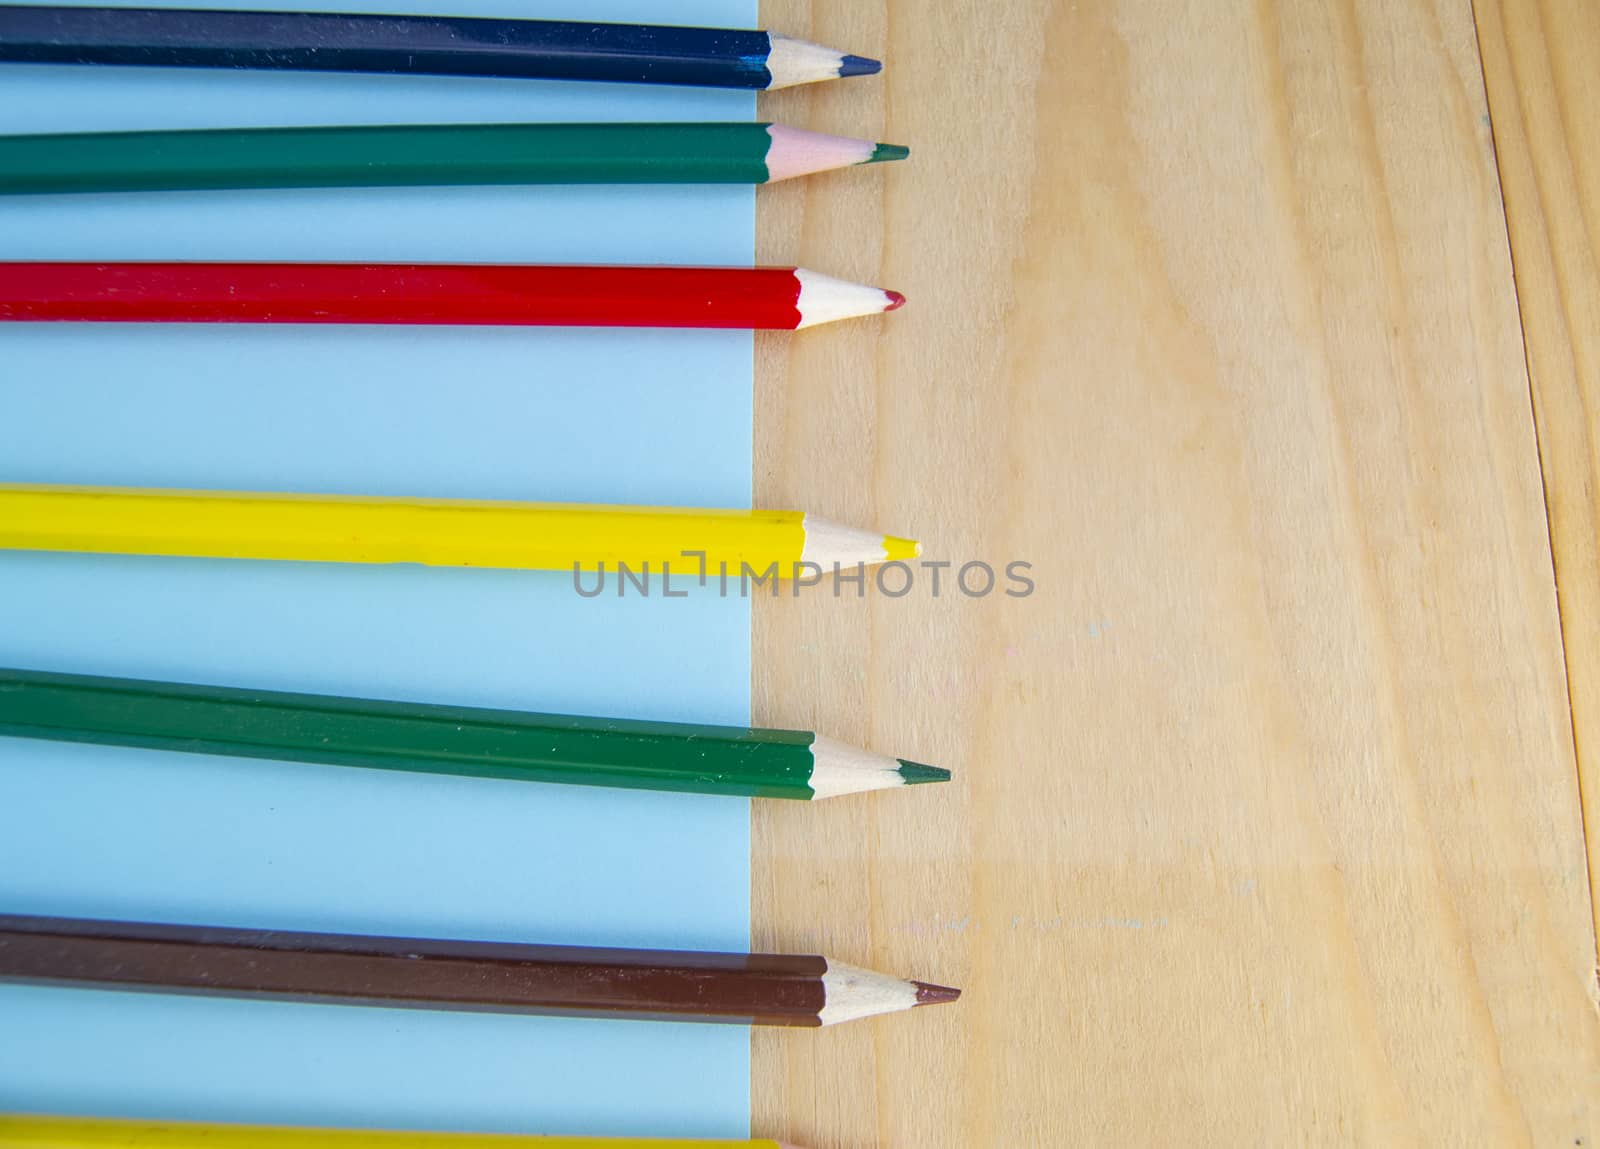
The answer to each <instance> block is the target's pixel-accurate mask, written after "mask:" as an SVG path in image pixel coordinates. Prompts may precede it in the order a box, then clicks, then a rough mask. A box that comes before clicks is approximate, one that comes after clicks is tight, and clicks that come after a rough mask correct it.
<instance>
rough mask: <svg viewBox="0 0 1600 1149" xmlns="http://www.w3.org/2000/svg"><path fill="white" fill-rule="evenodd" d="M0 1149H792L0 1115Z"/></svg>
mask: <svg viewBox="0 0 1600 1149" xmlns="http://www.w3.org/2000/svg"><path fill="white" fill-rule="evenodd" d="M0 1147H3V1149H369V1147H370V1149H794V1147H793V1146H788V1147H786V1146H783V1145H780V1143H779V1142H777V1141H704V1140H701V1141H696V1140H664V1141H663V1140H651V1139H649V1138H642V1137H620V1138H619V1137H556V1136H545V1135H527V1134H516V1133H408V1132H401V1131H397V1130H367V1129H313V1128H301V1127H295V1126H276V1125H222V1124H211V1123H209V1122H192V1121H131V1120H124V1119H121V1118H107V1117H56V1116H40V1115H33V1114H7V1113H0Z"/></svg>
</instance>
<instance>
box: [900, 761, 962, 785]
mask: <svg viewBox="0 0 1600 1149" xmlns="http://www.w3.org/2000/svg"><path fill="white" fill-rule="evenodd" d="M896 761H898V762H899V763H900V777H902V778H904V779H905V780H906V785H907V786H921V785H922V784H923V783H924V782H948V781H950V771H948V770H946V769H945V768H944V767H942V766H924V765H923V764H922V763H921V762H907V761H906V760H905V759H904V758H899V759H896Z"/></svg>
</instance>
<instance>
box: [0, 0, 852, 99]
mask: <svg viewBox="0 0 1600 1149" xmlns="http://www.w3.org/2000/svg"><path fill="white" fill-rule="evenodd" d="M0 61H11V62H15V63H20V64H121V65H140V66H146V67H157V68H258V69H282V70H291V71H310V72H390V73H401V74H410V75H436V76H496V77H503V78H509V79H543V80H605V81H610V82H612V83H625V84H691V85H695V86H698V87H712V88H754V89H758V90H762V89H764V90H771V89H775V88H788V87H792V86H793V85H796V84H809V83H814V82H816V81H818V80H836V79H839V78H840V77H842V76H868V75H872V74H874V73H876V72H878V71H879V70H880V69H881V68H882V65H881V64H879V63H878V61H876V60H872V59H868V58H867V57H865V56H853V55H850V54H848V53H845V52H836V51H834V50H833V49H832V48H824V47H822V46H821V45H820V44H812V43H808V42H807V41H805V40H792V39H790V38H789V37H787V36H779V35H776V34H774V33H771V32H753V31H744V30H738V29H726V28H683V27H676V26H665V25H650V24H588V23H578V22H576V21H568V20H494V19H484V18H474V17H462V16H398V15H377V14H372V13H350V12H343V13H339V12H229V11H215V10H209V9H185V8H94V7H82V8H80V7H69V6H61V5H54V4H49V5H31V4H30V5H20V4H4V5H0Z"/></svg>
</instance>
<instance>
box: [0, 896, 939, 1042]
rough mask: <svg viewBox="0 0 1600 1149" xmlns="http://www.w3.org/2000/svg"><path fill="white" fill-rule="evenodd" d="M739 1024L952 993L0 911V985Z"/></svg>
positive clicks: (861, 974)
mask: <svg viewBox="0 0 1600 1149" xmlns="http://www.w3.org/2000/svg"><path fill="white" fill-rule="evenodd" d="M4 981H10V982H28V983H34V984H44V985H78V986H91V987H98V988H105V989H142V990H155V991H162V992H171V993H202V994H218V995H222V996H227V997H265V998H276V999H280V1000H288V1001H319V1002H341V1003H345V1004H353V1005H384V1006H405V1007H417V1008H432V1009H459V1010H483V1011H491V1012H507V1013H539V1014H562V1015H567V1016H574V1017H616V1018H639V1019H652V1020H675V1021H710V1022H729V1023H733V1024H739V1025H794V1026H818V1025H833V1024H835V1023H837V1022H841V1021H851V1020H854V1019H856V1018H861V1017H871V1016H873V1015H874V1014H880V1013H895V1012H899V1011H901V1010H906V1009H911V1008H913V1007H915V1006H919V1005H932V1004H936V1003H939V1002H946V1001H954V1000H955V999H956V998H957V997H958V996H960V991H959V990H955V989H950V988H948V987H946V986H940V985H929V984H927V983H924V982H918V981H903V980H901V979H900V978H896V977H889V976H888V975H886V974H880V973H874V972H872V971H871V970H864V969H858V968H856V967H855V966H848V965H844V964H843V963H840V962H835V961H831V960H829V959H827V958H822V957H809V956H799V955H785V954H731V953H697V952H693V951H687V950H630V949H591V948H584V947H576V946H548V945H527V944H521V943H510V942H466V941H440V940H437V939H431V938H430V939H424V938H389V937H368V936H364V935H347V934H311V933H290V932H285V931H277V930H272V931H269V930H242V929H231V928H223V927H211V926H188V925H165V924H151V923H143V922H113V921H92V920H86V919H80V918H50V917H25V916H20V915H11V914H0V982H4Z"/></svg>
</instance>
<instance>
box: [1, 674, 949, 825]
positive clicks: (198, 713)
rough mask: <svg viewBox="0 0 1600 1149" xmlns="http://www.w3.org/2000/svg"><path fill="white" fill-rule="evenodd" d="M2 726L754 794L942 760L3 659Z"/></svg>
mask: <svg viewBox="0 0 1600 1149" xmlns="http://www.w3.org/2000/svg"><path fill="white" fill-rule="evenodd" d="M0 735H12V736H14V737H18V738H43V739H50V740H53V741H58V742H94V743H100V744H104V745H111V746H138V747H147V748H151V749H160V750H180V751H186V752H190V753H195V754H222V755H231V756H234V757H240V758H275V759H285V760H289V761H297V762H321V763H327V764H329V765H334V766H367V767H374V768H377V769H381V770H410V771H416V772H421V773H428V774H456V775H465V776H470V777H475V778H509V779H514V780H519V781H527V782H565V783H571V784H575V785H580V786H616V787H621V788H624V789H630V790H674V791H684V792H691V793H697V794H724V795H729V796H743V797H750V798H796V799H799V800H801V801H809V800H815V799H817V798H832V797H836V796H838V795H840V794H853V793H859V792H861V791H864V790H887V789H890V788H892V787H896V786H914V785H917V784H919V783H922V782H943V781H946V780H948V779H949V777H950V772H949V771H948V770H941V769H939V768H938V767H936V766H923V765H920V764H919V763H916V762H907V761H904V760H903V759H897V758H886V757H884V756H882V755H879V754H873V753H871V752H869V751H866V750H859V749H857V748H855V747H853V746H846V745H844V744H843V743H839V742H834V741H833V740H832V739H828V738H821V737H818V736H817V735H815V734H812V733H810V732H808V731H799V730H761V729H746V728H742V727H732V726H691V725H685V724H680V723H670V722H640V721H634V720H629V719H620V718H579V717H573V716H569V715H558V714H530V713H526V712H523V711H517V710H483V709H478V708H473V707H461V706H433V705H424V704H419V703H409V702H376V701H372V700H369V699H361V698H338V697H332V696H327V695H316V694H283V693H277V692H273V691H264V690H241V689H237V688H233V687H224V686H189V685H184V684H181V683H174V682H149V681H144V680H141V679H131V678H98V677H90V676H87V675H79V674H53V673H48V672H45V671H36V670H12V669H3V668H0Z"/></svg>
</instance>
